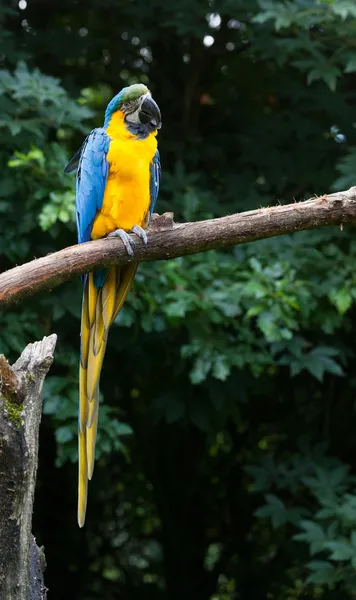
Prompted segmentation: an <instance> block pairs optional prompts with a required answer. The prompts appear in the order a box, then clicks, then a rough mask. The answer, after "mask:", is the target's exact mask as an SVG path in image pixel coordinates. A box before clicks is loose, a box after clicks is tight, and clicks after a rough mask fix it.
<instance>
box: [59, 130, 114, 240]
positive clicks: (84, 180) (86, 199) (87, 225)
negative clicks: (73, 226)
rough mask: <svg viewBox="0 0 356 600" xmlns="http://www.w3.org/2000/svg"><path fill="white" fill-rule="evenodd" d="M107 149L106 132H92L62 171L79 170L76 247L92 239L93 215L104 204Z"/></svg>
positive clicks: (108, 140) (107, 169) (107, 139)
mask: <svg viewBox="0 0 356 600" xmlns="http://www.w3.org/2000/svg"><path fill="white" fill-rule="evenodd" d="M109 146H110V138H109V136H108V134H107V133H106V131H105V129H102V128H97V129H93V131H91V132H90V134H89V135H88V137H87V138H86V140H85V141H84V144H83V146H82V147H81V149H80V150H79V151H78V152H77V153H76V154H75V155H74V156H73V158H72V159H71V160H70V162H69V163H68V165H67V166H66V168H65V172H66V173H68V172H70V171H73V170H74V169H75V168H76V167H77V166H78V171H77V182H76V197H75V207H76V218H77V232H78V243H79V244H81V243H82V242H88V241H89V240H90V239H91V231H92V228H93V223H94V219H95V216H96V213H97V212H98V210H100V208H101V207H102V204H103V198H104V191H105V185H106V180H107V177H108V172H109V163H108V160H107V154H108V151H109Z"/></svg>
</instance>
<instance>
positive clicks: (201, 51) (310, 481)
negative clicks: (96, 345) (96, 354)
mask: <svg viewBox="0 0 356 600" xmlns="http://www.w3.org/2000/svg"><path fill="white" fill-rule="evenodd" d="M355 30H356V8H355V3H354V0H350V1H347V0H343V1H342V2H341V1H338V0H328V1H326V0H325V2H317V1H315V0H296V1H294V2H280V1H273V2H272V1H271V0H260V1H259V2H255V1H254V0H250V1H248V2H247V1H240V0H222V1H221V2H215V1H214V0H210V1H203V0H201V1H198V0H189V1H188V0H170V1H169V2H167V1H166V0H152V1H150V2H148V1H147V0H132V1H124V0H122V1H120V0H86V1H84V0H63V1H61V2H53V1H51V2H50V1H42V2H41V1H39V0H27V3H26V2H25V0H21V1H20V2H19V3H10V2H9V3H4V2H3V3H2V5H1V8H0V61H1V64H2V71H1V72H0V132H1V136H0V141H1V150H0V168H1V178H0V269H1V270H6V269H8V268H11V267H12V266H14V265H15V264H21V263H23V262H26V261H28V260H31V259H32V258H33V257H36V256H42V255H44V254H46V253H48V252H51V251H54V250H57V249H60V248H63V247H65V246H68V245H72V244H73V243H75V240H76V234H75V225H74V221H73V203H74V177H73V176H68V175H64V173H63V168H64V166H65V164H66V161H67V160H68V158H69V157H70V155H71V154H72V153H73V152H74V151H75V150H76V149H77V148H78V147H79V146H80V144H81V143H82V141H83V138H84V136H85V135H86V133H87V132H89V131H90V129H91V128H92V127H93V126H99V125H101V124H102V121H103V113H104V110H105V106H106V104H107V102H108V100H109V99H110V98H111V97H112V95H113V94H115V93H117V92H118V91H119V89H120V88H121V87H123V86H124V85H129V84H131V83H134V82H137V81H142V82H144V83H146V84H147V85H148V86H149V87H150V89H151V91H152V93H153V96H154V98H155V99H156V101H157V102H158V104H159V106H160V108H161V111H162V115H163V128H162V130H161V132H160V134H159V147H160V151H161V158H162V169H163V176H162V185H161V192H160V198H159V201H158V204H157V210H158V211H159V212H164V211H166V210H172V211H174V213H175V219H176V220H177V221H184V220H198V219H203V218H209V217H213V216H220V215H225V214H229V213H235V212H237V211H244V210H248V209H252V208H258V207H259V206H267V205H273V204H276V203H277V202H291V201H293V199H296V200H301V199H304V198H308V197H310V196H313V195H314V194H322V193H326V192H329V191H331V190H335V189H339V190H341V189H347V188H348V187H349V186H351V185H353V184H354V183H355V181H356V179H355V177H356V130H355V114H356V94H355V92H356V85H355V84H356V79H355V72H356V43H355ZM355 259H356V242H355V237H354V231H353V230H352V228H349V227H345V229H344V231H343V232H341V231H340V230H339V229H338V228H336V227H333V228H325V229H323V230H316V231H311V232H300V233H298V234H295V235H289V236H283V237H281V238H275V239H270V240H266V241H262V242H259V243H254V244H249V245H245V246H241V247H237V248H234V249H231V250H229V251H224V252H223V251H219V252H215V251H214V252H209V253H206V254H201V255H198V256H193V257H186V258H184V259H177V260H175V261H171V262H157V263H154V264H153V263H152V264H143V265H141V266H140V268H139V272H138V275H137V278H136V281H135V284H134V287H133V290H132V292H131V293H130V296H129V299H128V301H127V304H126V305H125V308H124V310H123V312H122V313H121V315H120V318H119V319H118V321H117V323H116V324H115V326H114V327H113V328H112V331H111V334H110V338H109V344H108V349H107V355H106V360H105V365H104V370H103V375H102V385H101V389H102V396H103V398H102V400H103V405H102V408H101V411H100V431H99V440H98V449H97V464H96V470H95V476H94V479H93V481H92V482H91V484H90V488H89V505H88V513H87V522H86V525H85V528H84V529H83V530H79V528H78V527H77V524H76V488H77V464H76V461H77V454H76V452H77V450H76V444H77V442H76V429H77V403H78V358H79V315H80V308H81V284H80V281H79V280H73V281H71V282H69V283H68V284H66V285H63V286H61V287H59V288H56V289H54V290H53V291H52V292H51V293H43V294H41V295H39V296H36V297H33V298H30V299H29V300H27V301H26V302H24V303H22V304H19V305H16V306H13V307H10V308H9V309H8V310H7V311H6V312H5V311H3V312H2V313H1V314H0V352H4V353H5V354H6V356H7V357H8V358H9V359H10V360H15V359H16V357H17V356H18V354H19V353H20V352H21V350H22V349H23V347H24V346H25V345H26V344H27V343H28V342H31V341H34V340H35V339H39V338H41V336H43V335H45V334H49V333H52V332H56V333H57V334H58V345H57V350H56V356H55V362H54V365H53V367H52V369H51V372H50V375H49V377H48V379H47V382H46V386H45V390H44V417H43V422H42V426H41V439H40V463H39V473H38V485H37V495H36V505H35V514H34V523H33V530H34V533H35V535H36V538H37V542H38V543H39V544H44V546H45V552H46V558H47V563H48V567H47V571H46V583H47V586H48V587H49V590H50V591H49V599H50V600H59V599H62V598H66V599H68V600H72V599H75V600H95V599H99V598H103V599H104V598H105V599H106V600H111V599H116V598H120V599H121V600H151V599H157V600H233V599H236V598H239V599H243V600H252V599H253V600H262V599H271V600H294V599H297V598H314V597H315V598H322V599H324V598H329V597H331V596H332V598H334V599H336V600H339V599H342V600H343V599H345V598H353V597H354V595H355V592H356V577H355V568H356V490H355V476H354V472H355V467H356V463H355V454H356V418H355V384H356V379H355V366H356V365H355V337H356V325H355V304H354V300H355V298H356V275H355V273H356V269H355V264H356V260H355Z"/></svg>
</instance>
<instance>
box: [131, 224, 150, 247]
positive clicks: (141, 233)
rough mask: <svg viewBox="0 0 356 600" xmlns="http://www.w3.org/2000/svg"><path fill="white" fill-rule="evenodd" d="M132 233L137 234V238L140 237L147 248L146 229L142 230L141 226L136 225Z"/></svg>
mask: <svg viewBox="0 0 356 600" xmlns="http://www.w3.org/2000/svg"><path fill="white" fill-rule="evenodd" d="M130 233H135V234H136V235H137V237H139V238H140V240H142V241H143V243H144V244H145V246H147V233H146V232H145V230H144V229H142V227H140V226H139V225H134V226H133V228H132V229H131V231H130Z"/></svg>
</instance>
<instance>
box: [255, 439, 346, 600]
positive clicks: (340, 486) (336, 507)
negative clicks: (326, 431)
mask: <svg viewBox="0 0 356 600" xmlns="http://www.w3.org/2000/svg"><path fill="white" fill-rule="evenodd" d="M247 472H248V473H249V474H250V475H251V476H252V486H253V489H254V490H255V491H257V490H258V491H259V492H263V491H266V490H270V489H275V490H276V494H278V495H274V494H271V493H267V494H266V495H265V501H266V503H265V505H264V506H262V507H261V508H259V509H258V510H257V511H256V513H255V514H256V516H258V517H260V518H264V519H268V520H270V521H271V524H272V526H273V527H274V528H275V529H277V528H280V527H285V526H286V524H288V523H291V524H292V525H293V526H295V528H297V529H299V531H300V533H296V534H295V535H294V536H293V539H294V540H297V541H299V542H304V543H306V544H307V545H308V546H309V553H310V555H311V557H312V560H310V561H309V562H308V563H306V565H305V566H306V574H305V582H304V583H305V585H312V584H317V585H320V586H325V587H327V588H329V589H331V590H333V589H335V586H336V584H338V583H339V584H341V585H342V587H343V588H344V589H345V590H346V591H347V592H350V593H351V594H353V593H354V592H355V567H356V530H355V523H356V488H355V483H356V478H355V476H353V475H351V474H350V469H349V467H348V466H347V465H345V464H343V463H342V462H341V461H339V460H337V459H335V458H331V457H329V456H328V455H327V454H326V448H325V445H318V446H315V447H311V446H310V444H309V443H306V440H305V439H304V440H300V443H299V452H298V453H296V454H294V455H293V457H292V458H291V459H287V460H280V461H273V460H263V461H262V465H261V466H259V467H257V466H253V467H247ZM281 496H282V498H283V499H282V498H281ZM301 500H303V503H301ZM305 517H308V518H305ZM314 556H315V557H316V558H314Z"/></svg>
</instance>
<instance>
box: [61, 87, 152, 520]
mask: <svg viewBox="0 0 356 600" xmlns="http://www.w3.org/2000/svg"><path fill="white" fill-rule="evenodd" d="M160 127H161V113H160V109H159V107H158V106H157V104H156V102H155V101H154V100H153V98H152V96H151V93H150V91H149V90H148V88H147V87H146V86H145V85H143V84H139V83H138V84H134V85H130V86H129V87H125V88H123V89H122V90H121V91H120V92H119V93H118V94H117V95H116V96H114V98H113V99H112V100H111V101H110V102H109V104H108V106H107V108H106V112H105V119H104V126H103V127H99V128H97V129H93V131H91V133H90V134H89V135H88V137H87V138H86V139H85V141H84V143H83V145H82V147H81V148H80V150H78V152H77V153H76V154H75V155H74V156H73V158H72V159H71V160H70V162H69V163H68V165H67V166H66V168H65V172H66V173H69V172H71V171H74V170H75V169H77V177H76V199H75V206H76V221H77V233H78V243H79V244H81V243H83V242H88V241H89V240H96V239H98V238H103V237H105V236H118V237H120V238H121V240H122V242H123V243H124V245H125V248H126V251H127V252H128V254H129V255H130V256H133V255H134V251H133V248H134V246H135V242H134V240H133V239H132V237H131V236H130V235H128V234H129V233H134V234H136V235H137V236H138V237H139V238H140V239H141V240H142V241H143V243H144V244H146V245H147V234H146V232H145V229H146V228H147V226H148V223H149V220H150V216H151V215H152V212H153V209H154V207H155V204H156V200H157V196H158V190H159V183H160V175H161V166H160V156H159V152H158V149H157V139H156V136H157V133H158V129H160ZM136 269H137V263H130V264H128V265H125V266H123V267H118V266H115V265H114V266H111V267H109V268H106V269H100V270H97V271H95V272H94V273H88V274H86V275H85V276H84V277H83V286H84V289H83V300H82V317H81V333H80V335H81V347H80V366H79V417H78V454H79V457H78V463H79V477H78V524H79V527H83V525H84V521H85V513H86V506H87V494H88V489H87V487H88V480H90V479H91V478H92V475H93V470H94V452H95V442H96V433H97V425H98V410H99V379H100V372H101V368H102V364H103V359H104V354H105V349H106V344H107V339H108V332H109V328H110V326H111V324H112V323H113V321H114V320H115V319H116V317H117V315H118V313H119V311H120V310H121V308H122V306H123V304H124V302H125V299H126V297H127V294H128V292H129V289H130V286H131V284H132V281H133V279H134V276H135V273H136Z"/></svg>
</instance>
